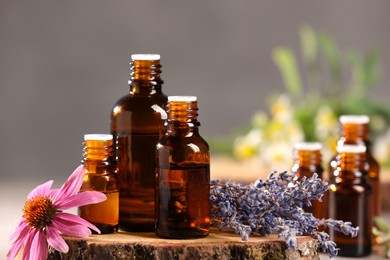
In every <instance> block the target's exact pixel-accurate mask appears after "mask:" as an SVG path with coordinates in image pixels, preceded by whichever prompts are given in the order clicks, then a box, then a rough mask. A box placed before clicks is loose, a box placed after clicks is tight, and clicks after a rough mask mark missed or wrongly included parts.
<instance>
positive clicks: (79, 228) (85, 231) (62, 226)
mask: <svg viewBox="0 0 390 260" xmlns="http://www.w3.org/2000/svg"><path fill="white" fill-rule="evenodd" d="M53 227H54V228H56V229H58V231H60V232H61V233H62V234H64V235H68V236H73V237H82V238H84V237H89V236H90V235H91V230H90V229H89V228H87V227H86V226H83V225H81V224H78V223H75V222H71V221H68V220H64V219H61V218H55V219H53Z"/></svg>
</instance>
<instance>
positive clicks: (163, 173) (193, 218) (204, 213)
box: [156, 165, 210, 238]
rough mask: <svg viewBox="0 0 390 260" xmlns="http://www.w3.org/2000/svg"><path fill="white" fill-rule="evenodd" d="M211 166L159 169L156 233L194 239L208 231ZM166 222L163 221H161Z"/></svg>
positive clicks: (206, 233)
mask: <svg viewBox="0 0 390 260" xmlns="http://www.w3.org/2000/svg"><path fill="white" fill-rule="evenodd" d="M209 171H210V169H209V165H195V166H192V165H189V166H188V168H187V167H172V168H170V169H163V168H160V169H159V184H158V187H157V192H158V194H160V196H159V197H158V200H159V201H158V202H157V205H159V207H158V208H157V209H156V212H157V215H158V219H159V221H160V222H157V223H156V226H157V227H158V228H157V230H156V233H157V235H159V236H161V237H167V238H195V237H204V236H207V235H208V234H209V229H210V217H209V216H210V207H209V205H208V203H204V201H208V199H209V185H210V177H209ZM161 222H163V223H161Z"/></svg>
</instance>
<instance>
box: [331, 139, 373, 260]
mask: <svg viewBox="0 0 390 260" xmlns="http://www.w3.org/2000/svg"><path fill="white" fill-rule="evenodd" d="M337 151H338V154H339V160H340V161H339V163H338V168H337V169H336V173H335V176H337V177H336V178H335V183H334V184H332V185H331V188H330V192H329V217H330V218H332V219H340V220H343V221H346V222H351V223H352V226H359V233H358V235H357V236H356V237H348V236H345V235H344V234H342V233H340V232H335V231H334V230H333V229H330V237H331V239H332V240H333V241H334V242H336V244H337V247H338V248H340V251H339V254H338V255H340V256H349V257H361V256H367V255H370V254H371V246H372V242H371V237H372V236H371V234H372V233H371V230H372V226H373V201H372V188H371V186H370V184H369V183H368V182H367V172H366V157H367V156H366V147H365V146H364V145H343V146H339V147H338V148H337Z"/></svg>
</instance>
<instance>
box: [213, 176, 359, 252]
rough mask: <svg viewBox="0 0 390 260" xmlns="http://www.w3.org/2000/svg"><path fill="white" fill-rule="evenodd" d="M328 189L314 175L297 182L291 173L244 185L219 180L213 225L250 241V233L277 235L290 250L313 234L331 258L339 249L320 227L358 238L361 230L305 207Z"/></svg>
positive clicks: (214, 191) (214, 195)
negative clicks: (326, 217)
mask: <svg viewBox="0 0 390 260" xmlns="http://www.w3.org/2000/svg"><path fill="white" fill-rule="evenodd" d="M327 190H328V183H327V182H326V181H323V180H321V179H320V178H318V175H317V174H313V176H312V177H311V178H306V177H303V178H302V179H301V180H300V181H298V180H297V178H296V176H295V175H294V174H289V173H288V172H286V171H285V172H280V173H277V172H276V171H274V172H271V174H270V175H269V176H268V179H267V180H265V181H263V180H261V179H258V180H257V181H256V182H255V183H254V184H251V185H242V184H240V183H233V182H231V181H226V182H225V183H222V182H220V181H219V180H213V181H211V188H210V207H211V224H212V226H214V227H217V228H219V229H220V230H221V231H234V232H235V233H236V234H239V235H241V237H242V240H243V241H247V240H248V237H249V235H250V234H254V235H261V236H266V235H269V234H271V233H277V234H278V237H284V238H285V240H286V245H287V246H288V247H291V248H294V249H297V239H296V236H301V235H303V234H305V235H310V236H311V237H313V238H315V239H317V240H318V242H319V244H320V247H321V249H322V251H323V252H328V254H329V256H330V257H334V256H336V255H337V252H338V248H336V244H335V243H334V242H333V241H330V239H329V235H328V234H327V233H325V232H323V231H321V232H320V231H318V227H319V226H325V227H328V228H334V229H335V230H336V231H340V232H343V233H344V234H345V235H351V236H356V235H357V232H358V230H359V228H358V227H357V228H354V227H352V226H351V223H350V222H343V221H340V220H332V219H317V218H315V217H314V216H313V215H312V214H311V213H307V212H304V210H303V209H302V207H303V206H304V205H305V206H311V201H312V200H320V199H321V197H322V196H323V194H324V192H325V191H327Z"/></svg>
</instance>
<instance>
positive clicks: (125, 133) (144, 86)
mask: <svg viewBox="0 0 390 260" xmlns="http://www.w3.org/2000/svg"><path fill="white" fill-rule="evenodd" d="M131 59H132V62H131V63H130V64H131V76H130V81H129V84H130V93H129V94H128V95H125V96H124V97H122V98H121V99H119V100H118V101H117V103H116V104H115V105H114V108H113V111H112V114H111V133H112V135H113V136H114V142H115V144H116V145H115V148H116V149H115V150H116V152H115V155H116V158H117V163H118V175H119V184H120V185H119V186H120V197H119V227H120V228H121V229H123V230H127V231H140V232H147V231H154V218H155V213H154V210H155V203H154V192H155V165H156V164H155V152H156V145H157V143H158V140H159V139H160V137H162V136H163V135H164V132H165V127H164V122H165V119H166V112H165V107H166V103H167V96H165V95H164V94H163V93H162V90H161V86H162V84H163V81H162V80H161V78H160V74H161V65H160V55H158V54H134V55H132V56H131Z"/></svg>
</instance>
